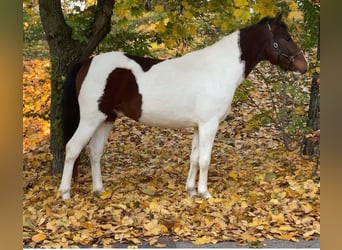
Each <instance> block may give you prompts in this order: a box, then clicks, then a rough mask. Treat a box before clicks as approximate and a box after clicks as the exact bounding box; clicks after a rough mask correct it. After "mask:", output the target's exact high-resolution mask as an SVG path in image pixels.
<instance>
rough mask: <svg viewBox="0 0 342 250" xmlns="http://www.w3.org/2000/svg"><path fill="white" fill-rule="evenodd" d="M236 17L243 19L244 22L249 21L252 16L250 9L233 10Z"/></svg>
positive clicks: (239, 19)
mask: <svg viewBox="0 0 342 250" xmlns="http://www.w3.org/2000/svg"><path fill="white" fill-rule="evenodd" d="M233 15H234V17H235V18H236V19H237V20H238V21H241V22H242V23H247V22H248V21H249V19H250V18H251V14H250V13H249V9H248V8H247V9H236V10H234V12H233Z"/></svg>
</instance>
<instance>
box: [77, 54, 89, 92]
mask: <svg viewBox="0 0 342 250" xmlns="http://www.w3.org/2000/svg"><path fill="white" fill-rule="evenodd" d="M92 60H93V58H88V59H87V60H85V61H84V62H83V64H82V66H81V68H80V70H79V71H78V73H77V76H76V93H77V96H78V94H79V93H80V90H81V86H82V83H83V81H84V78H85V77H86V75H87V74H88V70H89V67H90V64H91V61H92Z"/></svg>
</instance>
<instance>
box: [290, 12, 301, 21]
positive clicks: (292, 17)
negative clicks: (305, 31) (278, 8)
mask: <svg viewBox="0 0 342 250" xmlns="http://www.w3.org/2000/svg"><path fill="white" fill-rule="evenodd" d="M288 18H289V19H290V20H298V21H302V20H303V19H304V17H303V12H301V11H299V10H296V11H291V12H290V13H289V15H288Z"/></svg>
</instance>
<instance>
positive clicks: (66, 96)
mask: <svg viewBox="0 0 342 250" xmlns="http://www.w3.org/2000/svg"><path fill="white" fill-rule="evenodd" d="M81 66H82V63H76V64H75V65H73V66H72V68H71V70H70V71H69V73H68V75H67V78H66V80H65V83H64V92H63V98H62V126H63V141H64V145H66V144H67V142H68V141H69V140H70V139H71V137H72V136H73V135H74V133H75V131H76V129H77V127H78V124H79V122H80V109H79V106H78V100H77V93H76V76H77V74H78V71H79V70H80V68H81Z"/></svg>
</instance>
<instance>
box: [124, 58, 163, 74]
mask: <svg viewBox="0 0 342 250" xmlns="http://www.w3.org/2000/svg"><path fill="white" fill-rule="evenodd" d="M125 56H127V57H128V58H129V59H132V60H134V61H135V62H136V63H137V64H139V65H140V67H141V68H142V70H143V71H145V72H146V71H149V70H150V68H151V67H152V66H153V65H155V64H157V63H160V62H162V61H164V60H162V59H156V58H150V57H141V56H133V55H128V54H125Z"/></svg>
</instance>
